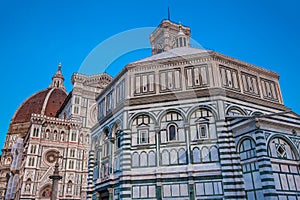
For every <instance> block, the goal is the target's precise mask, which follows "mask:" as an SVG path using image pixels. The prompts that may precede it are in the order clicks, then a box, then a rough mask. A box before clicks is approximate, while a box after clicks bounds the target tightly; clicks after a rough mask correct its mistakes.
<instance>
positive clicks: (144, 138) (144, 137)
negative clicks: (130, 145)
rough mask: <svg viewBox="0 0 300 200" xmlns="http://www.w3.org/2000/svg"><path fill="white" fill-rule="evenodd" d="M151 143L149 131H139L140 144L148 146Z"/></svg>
mask: <svg viewBox="0 0 300 200" xmlns="http://www.w3.org/2000/svg"><path fill="white" fill-rule="evenodd" d="M148 143H149V131H148V130H146V129H144V130H139V144H148Z"/></svg>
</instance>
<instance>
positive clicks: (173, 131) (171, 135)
mask: <svg viewBox="0 0 300 200" xmlns="http://www.w3.org/2000/svg"><path fill="white" fill-rule="evenodd" d="M167 130H168V140H169V141H175V140H177V126H176V125H175V124H170V125H169V126H168V129H167Z"/></svg>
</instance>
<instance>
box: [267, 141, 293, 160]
mask: <svg viewBox="0 0 300 200" xmlns="http://www.w3.org/2000/svg"><path fill="white" fill-rule="evenodd" d="M269 156H270V157H272V158H278V159H288V160H297V158H296V155H295V152H294V151H293V149H292V148H291V146H290V145H289V144H288V143H287V142H286V141H285V140H284V139H281V138H274V139H272V141H271V142H270V144H269Z"/></svg>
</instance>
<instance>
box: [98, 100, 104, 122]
mask: <svg viewBox="0 0 300 200" xmlns="http://www.w3.org/2000/svg"><path fill="white" fill-rule="evenodd" d="M104 108H105V99H102V100H101V101H100V102H99V104H98V120H100V119H102V118H103V117H104V115H105V110H104Z"/></svg>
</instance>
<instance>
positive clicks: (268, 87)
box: [261, 78, 278, 100]
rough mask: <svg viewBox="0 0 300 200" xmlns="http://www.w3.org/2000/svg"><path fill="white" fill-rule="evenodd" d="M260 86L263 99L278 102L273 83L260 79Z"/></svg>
mask: <svg viewBox="0 0 300 200" xmlns="http://www.w3.org/2000/svg"><path fill="white" fill-rule="evenodd" d="M261 86H262V90H263V97H264V98H265V99H270V100H278V95H277V91H276V84H275V82H274V81H270V80H267V79H263V78H262V79H261Z"/></svg>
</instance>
